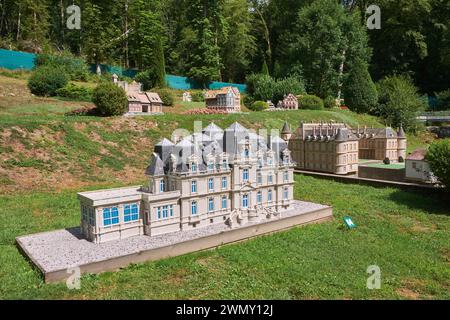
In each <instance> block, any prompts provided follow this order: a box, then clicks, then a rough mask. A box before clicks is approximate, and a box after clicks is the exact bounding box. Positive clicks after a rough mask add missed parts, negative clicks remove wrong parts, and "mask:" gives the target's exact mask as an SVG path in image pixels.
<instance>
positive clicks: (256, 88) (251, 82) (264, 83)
mask: <svg viewBox="0 0 450 320" xmlns="http://www.w3.org/2000/svg"><path fill="white" fill-rule="evenodd" d="M246 84H247V94H248V95H249V96H250V97H251V98H252V100H253V101H258V100H260V101H267V100H272V99H273V96H274V93H275V80H274V79H273V78H272V77H271V76H268V75H264V74H251V75H249V76H248V77H247V79H246Z"/></svg>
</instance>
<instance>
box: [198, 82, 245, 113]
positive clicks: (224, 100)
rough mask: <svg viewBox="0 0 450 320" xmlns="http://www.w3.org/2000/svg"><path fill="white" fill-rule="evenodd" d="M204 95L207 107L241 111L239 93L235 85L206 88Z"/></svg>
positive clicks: (232, 111)
mask: <svg viewBox="0 0 450 320" xmlns="http://www.w3.org/2000/svg"><path fill="white" fill-rule="evenodd" d="M204 97H205V103H206V107H207V108H208V109H214V110H222V111H226V112H228V113H235V112H240V111H241V94H240V92H239V89H238V88H236V87H223V88H221V89H219V90H208V91H206V92H205V94H204Z"/></svg>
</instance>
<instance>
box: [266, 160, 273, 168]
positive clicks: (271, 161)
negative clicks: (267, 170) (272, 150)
mask: <svg viewBox="0 0 450 320" xmlns="http://www.w3.org/2000/svg"><path fill="white" fill-rule="evenodd" d="M267 163H268V164H269V166H271V165H273V159H272V158H267Z"/></svg>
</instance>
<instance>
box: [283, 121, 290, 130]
mask: <svg viewBox="0 0 450 320" xmlns="http://www.w3.org/2000/svg"><path fill="white" fill-rule="evenodd" d="M281 133H291V127H290V125H289V123H288V122H287V121H285V122H284V125H283V129H281Z"/></svg>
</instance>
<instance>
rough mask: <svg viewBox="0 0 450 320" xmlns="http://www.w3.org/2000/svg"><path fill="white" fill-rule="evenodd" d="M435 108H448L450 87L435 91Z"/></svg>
mask: <svg viewBox="0 0 450 320" xmlns="http://www.w3.org/2000/svg"><path fill="white" fill-rule="evenodd" d="M436 98H437V106H436V110H440V111H442V110H450V89H448V90H445V91H441V92H439V93H436Z"/></svg>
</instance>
